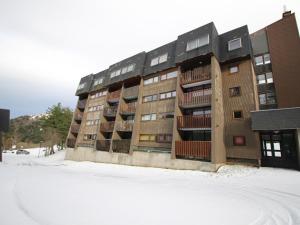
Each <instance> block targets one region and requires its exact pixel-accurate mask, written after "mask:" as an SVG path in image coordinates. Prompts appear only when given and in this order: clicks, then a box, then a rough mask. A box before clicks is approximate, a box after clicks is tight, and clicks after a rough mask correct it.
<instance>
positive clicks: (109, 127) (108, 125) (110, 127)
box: [100, 121, 115, 132]
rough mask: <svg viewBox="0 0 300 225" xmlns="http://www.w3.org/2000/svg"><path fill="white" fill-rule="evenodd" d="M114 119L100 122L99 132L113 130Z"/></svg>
mask: <svg viewBox="0 0 300 225" xmlns="http://www.w3.org/2000/svg"><path fill="white" fill-rule="evenodd" d="M114 125H115V121H109V122H104V123H101V124H100V131H101V132H113V131H114Z"/></svg>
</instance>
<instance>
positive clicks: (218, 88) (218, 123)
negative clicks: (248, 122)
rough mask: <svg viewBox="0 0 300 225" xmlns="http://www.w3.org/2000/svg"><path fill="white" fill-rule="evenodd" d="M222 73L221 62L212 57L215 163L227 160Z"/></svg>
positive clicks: (212, 158) (212, 151)
mask: <svg viewBox="0 0 300 225" xmlns="http://www.w3.org/2000/svg"><path fill="white" fill-rule="evenodd" d="M222 79H223V78H222V74H221V68H220V65H219V62H218V61H217V59H216V58H215V57H214V56H213V57H211V80H212V83H211V85H212V98H211V99H212V100H211V101H212V103H211V109H212V124H211V127H212V132H211V135H212V138H211V143H212V149H211V161H212V162H213V163H224V162H226V151H225V146H224V111H223V108H224V105H223V96H222V82H223V81H222Z"/></svg>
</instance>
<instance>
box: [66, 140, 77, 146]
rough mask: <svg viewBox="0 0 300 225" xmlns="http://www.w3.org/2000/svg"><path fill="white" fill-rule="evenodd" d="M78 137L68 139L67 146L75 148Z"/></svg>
mask: <svg viewBox="0 0 300 225" xmlns="http://www.w3.org/2000/svg"><path fill="white" fill-rule="evenodd" d="M75 143H76V139H73V138H68V139H67V147H68V148H75Z"/></svg>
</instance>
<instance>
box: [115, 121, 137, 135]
mask: <svg viewBox="0 0 300 225" xmlns="http://www.w3.org/2000/svg"><path fill="white" fill-rule="evenodd" d="M133 123H134V121H133V120H127V121H123V122H119V123H118V124H117V127H116V129H117V131H122V132H131V131H132V129H133Z"/></svg>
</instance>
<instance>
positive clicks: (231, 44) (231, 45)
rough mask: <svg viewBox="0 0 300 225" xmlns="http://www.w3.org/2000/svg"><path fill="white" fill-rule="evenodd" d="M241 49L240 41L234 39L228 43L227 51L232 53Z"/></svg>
mask: <svg viewBox="0 0 300 225" xmlns="http://www.w3.org/2000/svg"><path fill="white" fill-rule="evenodd" d="M241 47H242V39H241V38H236V39H233V40H230V41H228V51H233V50H235V49H239V48H241Z"/></svg>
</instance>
